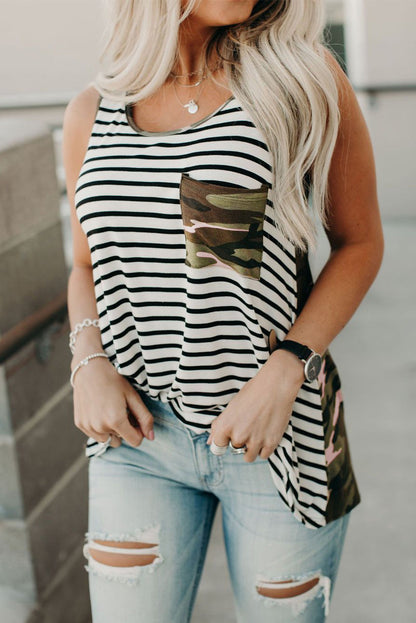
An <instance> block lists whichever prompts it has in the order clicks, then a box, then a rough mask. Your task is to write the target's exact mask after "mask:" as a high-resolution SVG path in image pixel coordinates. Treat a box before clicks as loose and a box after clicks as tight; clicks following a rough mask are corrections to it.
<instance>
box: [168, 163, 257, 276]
mask: <svg viewBox="0 0 416 623" xmlns="http://www.w3.org/2000/svg"><path fill="white" fill-rule="evenodd" d="M267 191H268V185H267V184H262V185H261V186H260V187H259V188H255V189H249V188H241V187H239V186H228V185H227V186H226V185H221V184H214V183H211V182H205V181H201V180H195V179H193V178H191V177H189V175H188V174H187V173H182V176H181V183H180V191H179V196H180V205H181V210H182V219H183V224H184V231H185V239H186V260H185V263H186V264H187V265H188V266H192V267H193V268H204V267H206V266H213V265H218V266H223V267H229V268H230V269H232V270H235V271H237V272H238V273H240V274H242V275H244V276H245V277H250V278H252V279H260V267H261V261H262V255H263V219H264V213H265V209H266V203H267Z"/></svg>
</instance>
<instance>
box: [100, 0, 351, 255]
mask: <svg viewBox="0 0 416 623" xmlns="http://www.w3.org/2000/svg"><path fill="white" fill-rule="evenodd" d="M198 2H199V0H188V2H187V4H186V7H185V8H182V3H181V0H151V1H149V0H106V27H105V30H104V34H103V49H102V52H101V55H100V71H99V72H98V74H97V76H96V77H95V80H94V81H93V82H92V83H91V84H93V85H94V86H95V88H96V89H97V90H98V92H99V93H100V94H101V95H102V96H103V97H106V98H110V99H113V100H116V101H121V102H123V103H124V104H127V103H132V102H136V101H139V100H140V99H144V98H146V97H148V96H150V95H151V94H152V93H154V92H156V91H157V90H158V89H159V88H160V87H162V85H163V84H164V83H165V81H166V80H167V79H168V76H169V72H170V71H171V70H172V68H173V67H174V65H175V63H176V62H177V60H178V42H179V37H180V27H181V24H182V22H184V20H185V19H186V18H187V17H188V15H189V14H190V13H191V12H192V11H193V9H194V8H195V7H196V6H197V4H198ZM324 25H325V14H324V5H323V0H259V1H258V2H257V4H256V5H255V6H254V9H253V11H252V13H251V15H250V17H249V18H248V19H247V20H246V21H244V22H242V23H239V24H233V25H231V26H221V27H218V28H217V29H216V30H215V31H214V33H213V35H212V37H211V38H210V39H209V41H207V42H206V45H205V46H204V49H203V50H202V53H204V52H205V59H206V61H207V63H208V61H209V59H210V58H211V56H212V54H213V53H214V54H215V56H216V57H217V56H218V57H220V59H222V62H223V67H224V72H225V76H226V78H227V84H228V86H229V89H230V90H231V91H232V92H233V94H234V95H236V97H237V98H238V99H239V100H240V102H241V104H242V106H243V107H244V108H245V109H246V110H247V111H248V112H249V114H250V115H251V117H252V119H253V121H254V123H255V125H256V126H257V127H258V128H259V129H260V130H261V131H262V133H263V135H264V138H265V140H266V144H267V146H268V148H269V151H270V154H271V160H272V174H273V184H272V187H271V189H270V193H271V199H272V201H273V206H274V220H275V225H276V226H277V227H279V229H280V230H281V231H282V233H283V235H284V236H285V237H286V238H287V239H288V240H290V241H291V242H292V243H293V244H294V245H295V246H297V247H299V249H301V250H303V251H306V250H307V249H308V248H312V249H315V248H316V239H317V230H316V225H317V223H316V217H318V219H319V220H320V221H321V223H322V224H323V226H324V227H326V226H327V217H328V173H329V168H330V164H331V158H332V154H333V150H334V147H335V142H336V138H337V134H338V127H339V106H338V87H337V81H336V76H335V73H334V70H333V69H332V68H331V66H330V64H329V63H328V59H327V58H326V56H327V54H328V50H327V48H326V47H325V44H324V42H323V32H324ZM155 33H157V36H155Z"/></svg>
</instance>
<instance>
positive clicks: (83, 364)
mask: <svg viewBox="0 0 416 623" xmlns="http://www.w3.org/2000/svg"><path fill="white" fill-rule="evenodd" d="M95 357H107V359H108V355H106V354H105V353H92V355H87V357H84V359H82V361H80V362H79V363H78V364H77V365H76V366H75V368H74V369H73V370H72V373H71V378H70V382H71V385H72V387H74V377H75V375H76V373H77V372H78V370H79V369H80V368H81V366H86V365H88V363H89V361H90V359H94V358H95Z"/></svg>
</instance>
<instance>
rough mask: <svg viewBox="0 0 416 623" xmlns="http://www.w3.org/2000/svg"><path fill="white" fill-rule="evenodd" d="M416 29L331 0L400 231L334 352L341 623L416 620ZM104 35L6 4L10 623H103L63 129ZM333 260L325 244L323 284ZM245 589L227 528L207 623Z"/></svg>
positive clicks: (91, 16)
mask: <svg viewBox="0 0 416 623" xmlns="http://www.w3.org/2000/svg"><path fill="white" fill-rule="evenodd" d="M148 1H149V2H151V1H152V0H148ZM415 20H416V2H415V0H327V29H326V39H327V41H328V44H329V45H330V46H331V47H332V49H333V50H334V52H335V53H336V55H337V57H338V59H339V61H340V63H341V64H342V65H343V67H344V69H345V71H346V73H347V75H348V76H349V79H350V81H351V83H352V85H353V87H354V89H355V91H356V93H357V97H358V99H359V103H360V105H361V108H362V110H363V113H364V115H365V118H366V121H367V124H368V127H369V130H370V134H371V138H372V142H373V147H374V152H375V157H376V165H377V178H378V188H379V200H380V207H381V212H382V217H383V225H384V229H385V236H386V253H385V259H384V263H383V267H382V270H381V272H380V274H379V276H378V278H377V280H376V282H375V284H374V285H373V286H372V288H371V289H370V291H369V293H368V295H367V297H366V299H365V301H364V303H363V304H362V305H361V306H360V308H359V310H358V311H357V313H356V314H355V316H354V318H353V319H352V321H351V322H350V323H349V325H348V326H347V327H346V328H345V329H344V331H343V332H342V333H341V334H340V336H338V337H337V338H336V340H335V341H334V343H333V346H332V348H331V350H332V352H333V354H334V355H335V358H336V360H337V361H338V367H339V368H340V370H341V372H342V378H343V379H344V396H345V397H346V416H347V426H348V430H349V436H350V444H351V448H352V456H353V460H354V464H355V466H356V473H357V477H358V480H359V483H361V487H360V489H361V493H362V498H363V502H362V504H361V505H360V506H359V507H358V508H357V510H356V511H355V518H354V521H352V522H351V528H350V533H349V534H348V536H347V541H346V546H345V547H346V549H345V554H344V557H343V561H342V564H341V569H340V574H339V578H340V579H339V583H340V584H342V589H340V590H339V591H338V592H337V591H335V595H334V601H333V606H332V611H331V615H330V617H329V622H330V623H347V622H348V623H350V621H360V622H361V621H362V622H363V623H373V622H374V623H375V622H377V623H387V622H388V623H390V621H391V620H398V621H403V623H407V622H408V621H409V622H410V621H411V620H413V619H414V608H415V604H414V603H411V602H412V601H413V595H412V592H413V582H412V578H414V577H416V568H415V567H416V557H415V551H414V549H415V547H414V544H415V540H414V538H413V536H412V530H413V523H412V517H414V502H413V501H412V492H413V491H414V490H415V489H414V487H415V479H416V478H415V474H416V470H415V460H414V449H413V446H412V443H411V439H412V434H414V432H415V428H416V425H415V418H414V417H412V414H413V411H414V404H415V398H416V395H415V390H414V387H415V383H414V376H415V371H416V358H415V356H414V349H412V348H411V340H410V339H409V338H410V336H414V328H413V327H414V303H415V298H416V297H415V293H414V275H413V272H414V271H413V267H414V266H415V260H416V245H415V233H416V208H415V200H414V197H415V194H416V187H415V186H416V159H415V157H414V146H415V143H416V123H415V110H416V39H415V37H414V24H415ZM101 33H102V19H101V1H100V0H88V2H85V1H84V0H38V1H37V2H33V1H32V0H0V34H1V36H0V58H1V59H2V60H1V63H0V472H1V474H2V478H1V479H0V620H1V622H2V623H23V622H25V623H66V622H67V621H68V622H69V621H71V623H87V622H88V621H89V620H90V618H89V608H88V597H87V574H86V572H85V571H84V569H83V563H84V562H85V560H84V559H83V558H82V554H81V542H82V535H83V532H84V530H86V495H87V478H86V462H85V459H84V455H83V448H82V444H83V442H84V436H83V434H82V433H81V432H80V431H79V430H78V429H76V428H75V426H74V425H73V420H72V402H71V401H72V392H71V387H70V386H69V382H68V381H69V379H68V376H69V362H70V357H69V349H68V346H67V337H68V331H69V326H68V319H67V316H66V308H65V291H66V285H67V284H66V279H67V275H68V272H69V270H70V267H71V262H72V258H71V239H70V230H69V206H68V202H67V199H66V193H65V182H64V172H63V167H62V157H61V137H62V131H61V128H62V119H63V114H64V110H65V106H66V104H67V103H68V101H69V99H70V98H71V97H72V96H73V95H75V94H76V93H78V92H79V91H81V90H82V89H83V88H85V87H86V86H87V84H88V83H89V82H90V81H91V80H92V79H93V77H94V74H95V72H96V70H97V67H98V55H99V50H100V40H101ZM327 253H328V243H327V241H326V240H325V238H324V237H323V236H322V240H321V245H320V250H319V252H318V254H317V255H316V256H315V257H313V258H311V261H312V265H313V268H314V271H315V274H317V272H318V270H319V267H320V266H321V265H322V263H323V262H324V261H325V258H326V255H327ZM357 356H358V358H359V361H358V362H357ZM230 591H231V589H230V586H229V581H228V575H227V571H226V562H225V557H224V552H223V546H222V543H221V528H220V524H219V521H218V518H217V519H216V523H215V527H214V534H213V538H212V541H211V544H210V548H209V553H208V559H207V563H206V567H205V570H204V574H203V577H202V583H201V587H200V592H199V594H198V598H197V604H196V608H195V613H194V617H193V623H206V622H208V621H212V620H214V619H215V620H218V621H221V623H228V622H229V623H234V617H233V613H232V602H231V596H230V595H231V593H230Z"/></svg>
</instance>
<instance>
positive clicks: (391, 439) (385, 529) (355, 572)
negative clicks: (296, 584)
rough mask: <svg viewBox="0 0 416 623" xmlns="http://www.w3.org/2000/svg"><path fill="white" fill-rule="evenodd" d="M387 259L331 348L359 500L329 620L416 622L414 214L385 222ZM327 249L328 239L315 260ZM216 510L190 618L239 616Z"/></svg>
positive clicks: (224, 621)
mask: <svg viewBox="0 0 416 623" xmlns="http://www.w3.org/2000/svg"><path fill="white" fill-rule="evenodd" d="M384 230H385V240H386V250H385V256H384V261H383V266H382V268H381V270H380V272H379V275H378V277H377V279H376V281H375V283H374V284H373V286H372V287H371V289H370V291H369V292H368V294H367V296H366V298H365V300H364V301H363V303H362V304H361V306H360V307H359V309H358V310H357V312H356V314H355V315H354V317H353V318H352V319H351V321H350V323H349V324H348V325H347V327H345V329H344V330H343V331H342V333H341V334H340V335H339V336H338V337H337V338H336V339H335V340H334V342H333V344H332V346H331V349H330V350H331V353H332V355H333V357H334V359H335V360H336V362H337V366H338V368H339V371H340V375H341V376H342V380H343V393H344V399H345V415H346V422H347V430H348V434H349V439H350V446H351V453H352V458H353V463H354V468H355V471H356V475H357V479H358V483H359V486H360V491H361V496H362V502H361V504H360V505H359V506H358V507H357V508H356V509H355V510H354V511H353V514H352V515H351V521H350V525H349V531H348V534H347V538H346V542H345V547H344V554H343V559H342V562H341V566H340V570H339V575H338V579H337V584H336V587H335V592H334V599H333V602H332V606H331V614H330V616H329V620H328V623H351V622H354V623H355V622H357V623H392V622H397V623H412V622H413V621H415V620H416V618H415V606H416V600H415V597H414V594H415V587H414V586H415V580H416V539H415V538H414V536H413V529H414V525H415V520H416V498H415V491H416V458H415V457H416V453H415V441H416V436H415V433H416V413H415V407H414V405H415V402H416V382H415V379H416V339H415V311H416V308H415V303H416V287H415V277H414V272H415V267H416V244H415V241H416V219H415V220H400V219H397V220H394V221H392V220H388V221H385V222H384ZM325 252H326V245H325V244H323V245H322V248H321V251H320V253H319V255H318V256H317V258H316V261H315V262H314V263H313V265H314V270H315V271H316V270H317V267H319V266H320V265H321V262H322V257H324V254H325ZM220 520H221V515H220V513H217V517H216V521H215V525H214V531H213V534H212V538H211V542H210V546H209V551H208V556H207V560H206V564H205V568H204V572H203V576H202V579H201V584H200V588H199V592H198V596H197V602H196V606H195V610H194V616H193V619H192V623H208V622H211V621H221V623H235V618H234V616H233V611H232V610H233V604H232V597H231V588H230V583H229V579H228V572H227V568H226V560H225V556H224V551H223V543H222V532H221V521H220Z"/></svg>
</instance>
